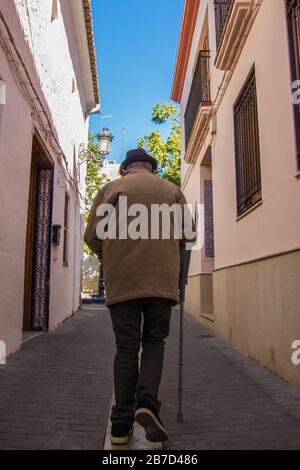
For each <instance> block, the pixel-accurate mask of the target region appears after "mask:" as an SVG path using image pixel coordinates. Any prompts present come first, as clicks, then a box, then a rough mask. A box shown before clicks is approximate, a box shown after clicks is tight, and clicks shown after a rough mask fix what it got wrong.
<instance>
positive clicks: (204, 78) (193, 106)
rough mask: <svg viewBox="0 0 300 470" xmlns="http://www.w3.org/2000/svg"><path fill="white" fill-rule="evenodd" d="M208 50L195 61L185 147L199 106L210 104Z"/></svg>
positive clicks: (201, 53)
mask: <svg viewBox="0 0 300 470" xmlns="http://www.w3.org/2000/svg"><path fill="white" fill-rule="evenodd" d="M209 58H210V53H209V51H208V50H202V51H200V53H199V57H198V60H197V64H196V68H195V73H194V77H193V82H192V86H191V91H190V95H189V99H188V102H187V107H186V112H185V115H184V120H185V145H186V147H187V145H188V143H189V139H190V136H191V133H192V129H193V125H194V122H195V119H196V116H197V113H198V109H199V106H200V104H206V105H207V104H210V102H211V101H210V74H209Z"/></svg>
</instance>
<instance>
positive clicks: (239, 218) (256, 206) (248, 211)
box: [235, 200, 263, 222]
mask: <svg viewBox="0 0 300 470" xmlns="http://www.w3.org/2000/svg"><path fill="white" fill-rule="evenodd" d="M262 203H263V201H262V200H261V201H258V202H257V203H256V204H254V205H253V206H252V207H250V208H249V209H248V210H246V212H244V213H243V214H241V215H239V216H238V217H236V219H235V220H236V221H237V222H238V221H239V220H241V219H242V218H243V217H246V215H248V214H249V213H250V212H252V211H254V210H255V209H257V208H258V207H259V206H261V205H262Z"/></svg>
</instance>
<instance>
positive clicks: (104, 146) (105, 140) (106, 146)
mask: <svg viewBox="0 0 300 470" xmlns="http://www.w3.org/2000/svg"><path fill="white" fill-rule="evenodd" d="M97 138H98V148H99V153H100V155H101V156H102V157H105V156H106V155H108V154H109V152H110V144H111V142H112V140H113V138H114V136H113V135H112V134H111V133H110V132H109V130H108V129H107V127H104V128H103V129H102V131H101V132H100V133H99V134H97Z"/></svg>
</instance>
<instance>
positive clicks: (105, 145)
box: [78, 128, 114, 169]
mask: <svg viewBox="0 0 300 470" xmlns="http://www.w3.org/2000/svg"><path fill="white" fill-rule="evenodd" d="M113 138H114V136H113V135H112V134H111V133H110V132H109V130H108V129H107V128H104V129H102V131H101V132H100V133H99V134H97V139H98V152H97V153H98V154H99V155H97V154H95V153H94V152H92V151H91V150H90V149H89V148H88V147H86V146H85V145H84V144H80V145H79V155H78V169H79V167H80V165H82V164H83V163H86V162H87V161H90V160H92V161H93V162H94V163H98V164H99V165H102V163H103V159H104V157H105V156H106V155H108V154H109V152H110V144H111V142H112V140H113Z"/></svg>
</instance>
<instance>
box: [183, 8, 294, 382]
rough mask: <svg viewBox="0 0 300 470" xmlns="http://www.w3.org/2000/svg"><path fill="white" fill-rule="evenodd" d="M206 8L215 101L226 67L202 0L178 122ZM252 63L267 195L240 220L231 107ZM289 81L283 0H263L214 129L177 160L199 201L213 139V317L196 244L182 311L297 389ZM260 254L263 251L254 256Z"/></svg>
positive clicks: (191, 195)
mask: <svg viewBox="0 0 300 470" xmlns="http://www.w3.org/2000/svg"><path fill="white" fill-rule="evenodd" d="M255 3H258V2H257V1H256V0H255ZM207 12H208V25H209V43H210V52H211V62H210V65H211V74H210V80H211V95H212V102H214V100H215V99H216V95H217V91H218V87H219V86H220V85H221V83H222V79H223V74H224V72H221V71H220V70H216V69H215V67H214V58H215V54H216V40H215V16H214V9H213V1H212V0H202V1H201V3H200V8H199V12H198V18H197V22H196V28H195V32H194V37H193V43H192V48H191V53H190V58H189V64H188V69H187V74H186V78H185V83H184V88H183V96H182V101H181V111H182V120H183V116H184V114H185V108H186V103H187V100H188V96H189V92H190V88H191V83H192V77H193V66H194V63H195V59H196V57H197V51H198V45H199V41H200V40H201V36H202V30H203V29H204V28H206V25H205V21H204V18H205V15H206V13H207ZM254 64H255V70H256V85H257V99H258V120H259V134H260V156H261V175H262V199H263V200H262V203H261V204H260V205H259V206H258V207H257V208H255V209H254V210H252V211H251V212H249V213H248V214H245V215H244V216H243V217H241V218H240V219H239V220H237V208H236V180H235V149H234V120H233V106H234V103H235V101H236V99H237V97H238V95H239V93H240V91H241V89H242V87H243V85H244V83H245V81H246V79H247V76H248V74H249V72H250V70H251V68H252V66H253V65H254ZM290 82H291V77H290V68H289V49H288V41H287V25H286V13H285V6H284V2H283V1H281V0H263V1H262V3H261V6H260V8H259V9H258V14H257V16H256V18H255V20H254V23H253V25H252V27H251V29H250V33H249V35H248V37H247V40H246V42H245V44H244V46H243V49H242V51H241V55H240V56H239V59H238V61H237V65H236V67H235V69H234V71H233V74H232V76H231V77H230V80H229V82H228V86H226V87H225V93H224V95H223V96H222V99H221V101H220V106H219V107H218V109H217V114H216V134H214V133H211V129H210V130H209V132H208V133H207V137H206V141H205V143H204V145H203V147H202V148H201V150H200V151H199V155H198V157H197V160H196V162H195V163H194V164H193V165H189V164H187V163H186V162H183V164H182V180H183V190H184V193H185V195H186V198H187V200H188V202H192V203H193V202H195V201H201V189H200V188H201V181H202V179H203V178H204V177H205V178H206V177H207V176H208V173H207V172H209V171H210V169H206V170H203V167H201V161H202V158H203V155H204V154H205V152H206V150H207V148H208V146H209V145H211V148H212V168H211V175H212V181H213V201H214V233H215V259H214V267H213V265H211V266H210V267H211V269H215V271H213V286H212V290H213V320H214V321H213V322H211V321H208V320H207V318H204V317H203V313H205V312H203V310H204V308H203V301H202V298H201V295H202V294H203V292H204V290H205V289H206V288H207V289H208V290H209V289H210V287H209V285H208V287H207V284H206V279H205V278H204V277H203V273H205V272H208V271H209V269H208V268H207V266H205V264H204V263H203V257H202V256H201V252H198V253H197V252H195V253H193V254H192V261H191V269H190V278H189V284H188V291H187V292H188V294H187V300H186V309H187V311H188V312H189V313H191V314H192V315H193V316H195V317H196V318H198V319H199V320H200V321H201V322H203V323H205V324H206V325H207V326H209V327H211V328H213V329H215V330H216V331H218V332H219V333H220V334H222V335H223V336H224V337H225V338H226V339H228V340H229V341H231V342H232V343H233V344H234V345H235V346H237V347H238V348H239V349H240V350H241V351H243V352H244V353H246V354H249V355H250V356H251V357H253V358H255V359H256V360H258V361H260V362H261V363H262V364H264V365H265V366H267V367H270V368H271V369H273V370H274V371H275V372H277V373H278V374H279V375H281V376H283V377H284V378H285V379H286V380H288V381H290V382H291V383H293V384H294V385H296V386H297V387H300V369H299V366H298V367H297V366H294V365H293V364H292V362H291V355H292V349H291V343H292V341H294V340H297V339H300V323H299V322H300V315H299V312H300V299H299V295H300V294H299V293H300V272H299V269H300V268H299V266H300V263H299V261H300V260H299V252H296V251H294V252H291V253H287V254H285V255H284V254H282V253H285V252H289V251H291V250H296V249H299V248H300V204H299V201H300V178H299V177H298V178H296V173H297V168H296V148H295V129H294V121H293V107H292V102H291V83H290ZM223 85H224V84H223ZM183 134H184V132H183ZM183 139H184V135H183ZM183 151H184V140H183ZM205 171H206V173H205ZM279 253H280V254H281V255H280V256H279ZM272 255H277V256H274V257H273V256H272ZM259 258H264V259H263V260H261V261H257V260H258V259H259ZM265 258H266V259H265ZM240 263H245V264H240ZM231 266H232V267H231ZM223 268H228V269H223Z"/></svg>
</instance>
